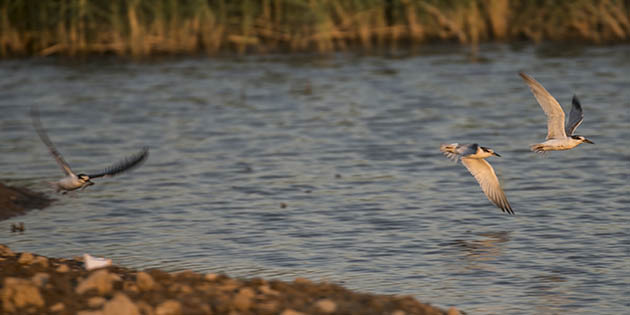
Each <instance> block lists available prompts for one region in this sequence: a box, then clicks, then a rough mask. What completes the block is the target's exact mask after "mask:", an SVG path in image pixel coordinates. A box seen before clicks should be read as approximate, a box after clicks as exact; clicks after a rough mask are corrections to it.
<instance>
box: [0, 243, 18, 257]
mask: <svg viewBox="0 0 630 315" xmlns="http://www.w3.org/2000/svg"><path fill="white" fill-rule="evenodd" d="M0 256H7V257H13V256H15V253H14V252H13V251H12V250H11V249H10V248H9V247H8V246H6V245H4V244H0Z"/></svg>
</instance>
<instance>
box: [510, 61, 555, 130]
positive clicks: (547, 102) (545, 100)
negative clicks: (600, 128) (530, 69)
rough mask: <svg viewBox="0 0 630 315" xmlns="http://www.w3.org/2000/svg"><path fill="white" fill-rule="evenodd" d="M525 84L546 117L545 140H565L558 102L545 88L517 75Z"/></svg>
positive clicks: (523, 75)
mask: <svg viewBox="0 0 630 315" xmlns="http://www.w3.org/2000/svg"><path fill="white" fill-rule="evenodd" d="M518 74H519V75H520V76H521V77H522V78H523V80H525V83H527V85H529V89H530V90H532V93H534V97H536V100H537V101H538V104H540V107H542V109H543V111H544V112H545V115H547V139H554V138H559V139H562V138H566V137H567V135H566V133H565V131H564V111H563V110H562V107H561V106H560V104H559V103H558V101H557V100H556V99H555V98H554V97H553V96H551V94H549V92H547V90H545V88H544V87H543V86H542V85H541V84H540V83H538V81H536V80H534V78H532V77H530V76H528V75H527V74H525V73H522V72H519V73H518Z"/></svg>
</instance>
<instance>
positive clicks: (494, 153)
mask: <svg viewBox="0 0 630 315" xmlns="http://www.w3.org/2000/svg"><path fill="white" fill-rule="evenodd" d="M492 155H495V156H498V157H501V155H499V153H496V152H492Z"/></svg>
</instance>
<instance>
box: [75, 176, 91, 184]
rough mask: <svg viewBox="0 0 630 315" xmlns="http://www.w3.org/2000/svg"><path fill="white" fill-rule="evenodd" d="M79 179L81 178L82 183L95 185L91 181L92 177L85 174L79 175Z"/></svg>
mask: <svg viewBox="0 0 630 315" xmlns="http://www.w3.org/2000/svg"><path fill="white" fill-rule="evenodd" d="M77 177H78V178H79V180H80V181H82V182H83V183H84V184H88V185H94V183H93V182H91V181H90V176H87V175H85V174H79V175H77Z"/></svg>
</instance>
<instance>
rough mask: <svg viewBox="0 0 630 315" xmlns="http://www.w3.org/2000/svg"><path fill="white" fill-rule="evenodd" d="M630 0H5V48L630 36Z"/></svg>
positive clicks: (343, 45) (377, 44)
mask: <svg viewBox="0 0 630 315" xmlns="http://www.w3.org/2000/svg"><path fill="white" fill-rule="evenodd" d="M629 3H630V1H627V0H574V1H572V0H556V1H542V0H529V1H518V0H417V1H413V0H339V1H337V0H238V1H235V0H186V1H177V0H0V56H2V57H6V56H15V55H32V54H37V55H50V54H64V55H77V54H93V53H113V54H118V55H131V56H147V55H152V54H190V53H199V52H203V53H206V54H209V55H212V54H217V53H219V52H221V51H234V52H238V53H248V52H270V51H317V52H330V51H338V50H345V49H349V48H359V49H365V50H376V49H391V48H396V47H398V46H399V45H422V44H424V43H427V42H431V41H438V40H439V41H457V42H459V43H462V44H466V45H471V46H473V47H474V46H476V45H477V44H478V43H480V42H484V41H509V40H522V39H528V40H532V41H536V42H538V41H543V40H581V41H587V42H592V43H607V42H620V41H621V42H627V41H628V40H629V39H630V11H629V10H630V4H629Z"/></svg>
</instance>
